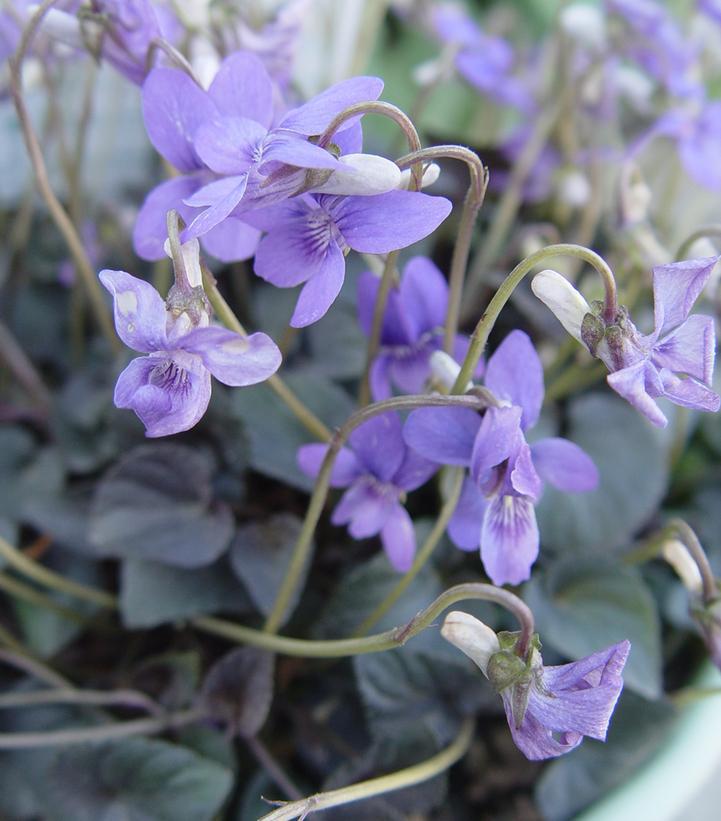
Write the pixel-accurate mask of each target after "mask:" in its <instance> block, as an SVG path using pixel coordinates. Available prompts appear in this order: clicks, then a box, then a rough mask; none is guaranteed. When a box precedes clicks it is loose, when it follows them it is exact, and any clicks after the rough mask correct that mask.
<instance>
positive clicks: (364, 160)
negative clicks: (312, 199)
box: [312, 154, 402, 197]
mask: <svg viewBox="0 0 721 821" xmlns="http://www.w3.org/2000/svg"><path fill="white" fill-rule="evenodd" d="M338 162H340V163H341V165H342V166H343V168H336V169H334V170H333V171H332V173H330V174H329V175H328V176H327V178H326V179H325V180H323V182H321V183H320V184H319V185H315V186H313V188H312V190H313V191H314V192H315V193H317V194H337V195H342V196H346V197H352V196H372V195H373V194H385V193H387V192H388V191H393V190H394V189H396V188H400V187H402V176H401V171H400V169H399V168H398V166H397V165H396V164H395V163H394V162H392V161H391V160H388V159H386V158H385V157H379V156H377V155H376V154H344V155H343V156H341V157H338Z"/></svg>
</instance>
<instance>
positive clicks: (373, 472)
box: [298, 413, 437, 572]
mask: <svg viewBox="0 0 721 821" xmlns="http://www.w3.org/2000/svg"><path fill="white" fill-rule="evenodd" d="M401 431H402V424H401V420H400V418H399V417H398V415H397V414H396V413H384V414H380V415H378V416H374V417H373V418H371V419H369V420H368V421H367V422H364V423H363V424H362V425H360V426H359V427H357V428H356V429H355V430H354V431H353V433H352V434H351V435H350V439H349V441H348V447H344V448H341V450H340V451H339V453H338V455H337V456H336V460H335V463H334V465H333V471H332V473H331V479H330V484H331V487H341V488H347V490H346V492H345V493H344V494H343V496H342V498H341V500H340V502H339V503H338V505H337V506H336V508H335V510H334V511H333V515H332V518H331V521H332V522H333V524H336V525H348V532H349V533H350V535H351V536H352V537H353V538H354V539H367V538H369V537H371V536H375V535H376V534H378V533H380V537H381V542H382V543H383V548H384V549H385V551H386V554H387V556H388V559H389V561H390V563H391V564H392V565H393V567H394V568H395V569H396V570H398V571H399V572H405V571H407V570H409V569H410V567H411V565H412V564H413V557H414V556H415V552H416V538H415V533H414V530H413V522H412V521H411V518H410V516H409V515H408V512H407V511H406V509H405V507H403V502H404V500H405V495H406V493H407V492H409V491H411V490H415V489H416V488H418V487H420V486H421V485H422V484H425V482H427V481H428V479H429V478H430V477H431V476H432V475H433V473H435V472H436V470H437V465H435V464H434V463H432V462H429V461H427V460H426V459H423V458H422V457H421V456H418V454H416V453H414V452H413V451H412V450H410V449H409V448H407V447H406V446H405V444H404V442H403V436H402V433H401ZM327 452H328V445H321V444H317V445H316V444H314V445H304V446H303V447H301V448H300V450H299V451H298V464H299V466H300V468H301V470H302V471H303V472H304V473H305V474H306V475H308V476H312V477H315V476H317V475H318V472H319V470H320V467H321V463H322V462H323V459H324V457H325V455H326V453H327Z"/></svg>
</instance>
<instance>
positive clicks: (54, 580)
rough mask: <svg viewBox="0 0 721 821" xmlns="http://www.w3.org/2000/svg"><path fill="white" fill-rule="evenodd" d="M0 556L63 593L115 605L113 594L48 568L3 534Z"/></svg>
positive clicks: (92, 601)
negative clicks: (30, 557) (28, 555)
mask: <svg viewBox="0 0 721 821" xmlns="http://www.w3.org/2000/svg"><path fill="white" fill-rule="evenodd" d="M0 556H2V557H3V558H4V559H5V560H6V561H7V562H8V564H10V565H12V566H13V567H14V568H15V569H16V570H19V571H20V572H21V573H23V574H24V575H25V576H27V577H28V578H29V579H32V580H33V581H36V582H39V583H40V584H42V585H43V586H45V587H50V588H53V589H55V590H58V591H59V592H61V593H68V594H69V595H71V596H75V597H76V598H79V599H83V600H84V601H87V602H90V603H92V604H96V605H99V606H100V607H105V608H113V607H115V603H116V599H115V596H111V595H110V594H109V593H105V592H104V591H102V590H97V589H96V588H94V587H88V586H87V585H85V584H81V583H80V582H76V581H73V580H72V579H66V578H65V577H64V576H61V575H60V574H59V573H55V572H54V571H53V570H48V569H47V568H46V567H43V566H42V565H41V564H39V563H38V562H36V561H33V559H29V558H28V557H27V556H26V555H25V554H24V553H23V552H22V551H20V550H18V549H17V548H16V547H13V546H12V545H11V544H10V543H9V542H7V541H5V539H3V538H2V536H0Z"/></svg>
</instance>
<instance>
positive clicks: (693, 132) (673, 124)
mask: <svg viewBox="0 0 721 821" xmlns="http://www.w3.org/2000/svg"><path fill="white" fill-rule="evenodd" d="M656 135H663V136H666V137H669V138H670V139H672V140H675V141H676V146H677V148H678V156H679V160H680V161H681V165H683V167H684V169H685V170H686V171H687V173H688V175H689V176H690V177H691V178H692V179H693V180H694V181H695V182H697V183H698V184H699V185H701V186H703V187H704V188H709V189H711V190H712V191H718V190H719V189H721V102H718V101H712V102H706V103H703V104H702V103H700V102H699V101H698V100H695V101H694V102H693V103H691V104H688V105H687V106H686V107H685V108H678V109H675V110H673V111H670V112H668V113H667V114H665V115H664V116H663V117H661V118H660V119H659V120H658V122H657V123H656V124H655V125H654V126H652V128H651V129H650V131H649V132H648V134H647V135H646V136H645V137H643V138H642V140H641V141H640V142H639V144H638V145H637V147H636V149H635V150H636V151H638V150H639V148H640V147H642V146H644V145H646V144H647V142H648V141H649V140H650V139H652V138H653V137H655V136H656Z"/></svg>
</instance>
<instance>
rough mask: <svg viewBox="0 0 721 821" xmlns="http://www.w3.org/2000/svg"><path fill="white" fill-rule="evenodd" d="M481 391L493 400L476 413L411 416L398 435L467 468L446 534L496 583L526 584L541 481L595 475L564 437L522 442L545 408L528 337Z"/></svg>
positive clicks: (508, 350) (499, 354)
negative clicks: (476, 553) (476, 557)
mask: <svg viewBox="0 0 721 821" xmlns="http://www.w3.org/2000/svg"><path fill="white" fill-rule="evenodd" d="M484 381H485V386H486V388H487V389H488V390H489V391H490V395H491V396H492V397H494V398H495V404H493V405H492V406H490V407H489V408H488V409H487V410H486V411H485V412H484V414H483V415H482V416H481V415H479V414H478V413H476V412H475V411H471V410H468V409H466V408H419V409H418V410H414V411H412V413H411V414H410V415H409V417H408V420H407V422H406V425H405V428H404V431H403V436H404V439H405V441H406V443H407V444H408V445H409V447H411V448H412V449H413V450H415V451H417V452H418V453H419V454H421V455H422V456H424V457H426V458H427V459H431V460H433V461H435V462H438V463H440V464H446V465H463V466H466V467H468V468H469V475H468V476H467V477H466V479H465V481H464V484H463V489H462V491H461V498H460V500H459V502H458V505H457V507H456V510H455V512H454V514H453V516H452V518H451V520H450V522H449V527H448V533H449V535H450V537H451V539H452V540H453V542H454V543H455V544H456V546H457V547H459V548H461V549H462V550H477V549H478V548H479V546H480V551H481V559H482V561H483V567H484V569H485V571H486V573H487V574H488V576H489V577H490V578H491V580H492V581H493V583H494V584H498V585H501V584H518V583H520V582H522V581H525V580H526V579H527V578H528V577H529V576H530V572H531V566H532V565H533V563H534V561H535V560H536V557H537V555H538V548H539V533H538V525H537V523H536V513H535V505H536V504H537V503H538V501H539V500H540V498H541V492H542V489H543V482H544V481H547V482H550V483H551V484H552V485H554V486H555V487H557V488H559V489H560V490H564V491H566V492H568V493H579V492H585V491H589V490H593V489H594V488H595V487H596V485H597V484H598V472H597V470H596V467H595V465H594V464H593V462H592V461H591V459H590V457H589V456H588V455H587V454H586V453H585V452H584V451H583V450H581V448H579V447H578V445H575V444H574V443H573V442H569V441H568V440H566V439H561V438H557V437H552V438H548V439H541V440H540V441H539V442H535V443H534V444H533V445H529V444H528V443H527V442H526V436H525V434H526V432H527V431H528V430H530V429H531V428H532V427H533V426H534V425H535V424H536V422H537V421H538V417H539V414H540V411H541V405H542V403H543V393H544V391H543V368H542V366H541V362H540V360H539V358H538V354H537V353H536V351H535V349H534V347H533V344H532V343H531V340H530V339H529V338H528V336H527V335H526V334H525V333H523V331H512V332H511V333H510V334H509V335H508V336H507V337H506V338H505V340H504V341H503V342H502V343H501V344H500V345H499V346H498V348H497V349H496V351H495V352H494V353H493V355H492V356H491V357H490V358H489V360H488V364H487V366H486V374H485V380H484Z"/></svg>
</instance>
